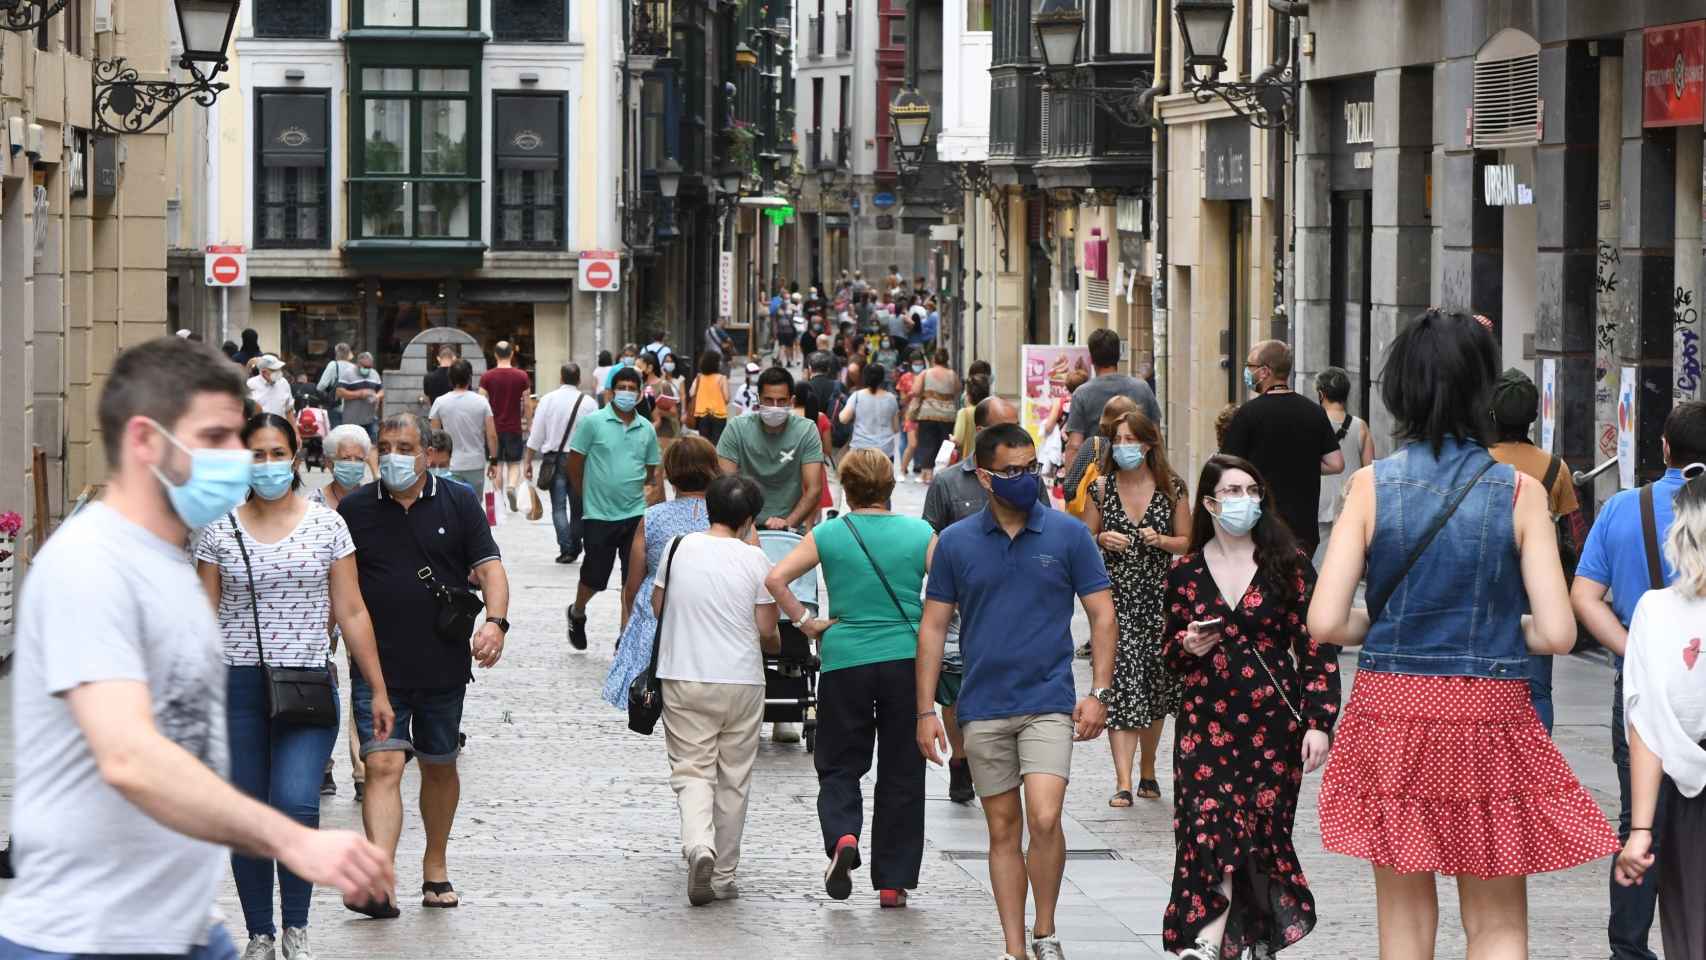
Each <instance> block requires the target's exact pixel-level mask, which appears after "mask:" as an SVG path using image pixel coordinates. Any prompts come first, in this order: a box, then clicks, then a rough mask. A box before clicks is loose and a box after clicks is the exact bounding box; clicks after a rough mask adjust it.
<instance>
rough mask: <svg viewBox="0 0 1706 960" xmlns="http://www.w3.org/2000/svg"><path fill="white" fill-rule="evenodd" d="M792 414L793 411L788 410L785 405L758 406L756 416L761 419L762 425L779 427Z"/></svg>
mask: <svg viewBox="0 0 1706 960" xmlns="http://www.w3.org/2000/svg"><path fill="white" fill-rule="evenodd" d="M793 415H794V412H793V411H792V410H789V409H788V408H787V407H759V408H758V418H759V419H760V420H763V421H764V425H765V426H767V427H779V426H781V425H782V424H784V423H787V422H788V418H789V417H791V416H793Z"/></svg>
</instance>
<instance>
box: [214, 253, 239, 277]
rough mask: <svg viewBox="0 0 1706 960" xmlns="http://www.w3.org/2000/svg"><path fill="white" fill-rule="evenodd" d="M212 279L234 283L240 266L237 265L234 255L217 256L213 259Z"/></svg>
mask: <svg viewBox="0 0 1706 960" xmlns="http://www.w3.org/2000/svg"><path fill="white" fill-rule="evenodd" d="M212 272H213V279H215V280H218V281H219V282H220V283H236V282H237V277H238V275H239V274H241V273H242V272H243V271H242V268H241V267H239V266H237V258H236V257H219V258H218V259H216V260H214V261H213V271H212Z"/></svg>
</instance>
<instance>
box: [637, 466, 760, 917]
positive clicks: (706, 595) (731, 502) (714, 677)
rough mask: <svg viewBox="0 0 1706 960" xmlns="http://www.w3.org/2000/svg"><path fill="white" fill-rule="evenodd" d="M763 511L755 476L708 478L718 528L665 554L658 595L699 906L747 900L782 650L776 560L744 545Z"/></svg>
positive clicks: (672, 744) (691, 887)
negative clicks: (748, 852)
mask: <svg viewBox="0 0 1706 960" xmlns="http://www.w3.org/2000/svg"><path fill="white" fill-rule="evenodd" d="M763 507H764V491H763V490H762V489H760V488H759V486H758V484H757V483H755V482H754V481H753V480H752V479H751V478H749V477H738V476H730V477H718V478H717V479H716V480H714V481H712V482H711V485H710V487H708V488H707V489H706V490H705V512H706V515H707V516H708V517H709V518H710V521H711V528H710V530H708V531H706V532H705V533H690V534H687V535H686V536H684V537H681V538H680V539H679V540H678V541H676V542H675V543H673V544H671V545H670V546H669V547H668V548H666V549H665V551H664V559H663V563H662V564H660V565H659V567H658V572H657V580H656V585H655V586H654V587H653V588H652V610H653V612H654V613H656V614H657V617H658V620H659V622H660V623H661V624H662V626H661V627H660V628H659V637H658V668H657V676H658V679H659V680H661V681H663V729H664V739H665V741H666V742H667V744H668V747H669V757H670V776H669V783H670V786H671V787H673V788H674V789H675V797H676V803H677V805H678V806H679V807H680V808H681V848H682V855H683V856H684V857H686V858H687V901H688V902H689V903H691V904H693V905H694V906H703V905H704V904H707V903H710V902H711V901H712V900H728V899H733V898H735V897H738V896H739V895H740V894H739V892H738V890H736V888H735V868H736V867H737V866H739V864H740V838H741V833H742V832H743V831H744V830H745V829H746V798H747V789H748V787H750V786H751V783H752V762H753V759H754V758H756V757H757V756H758V730H759V727H760V726H762V723H763V720H764V654H765V652H767V651H768V652H771V653H774V652H777V651H779V650H781V649H782V637H781V634H780V633H778V632H777V628H776V601H775V599H774V598H773V597H771V596H770V591H769V590H767V589H766V588H765V586H764V578H765V577H766V576H768V575H769V573H770V561H769V560H768V559H767V558H766V557H765V556H764V551H763V550H760V549H759V548H758V547H756V546H753V545H752V544H749V543H747V542H745V540H743V539H742V538H743V537H744V536H747V535H748V534H749V532H750V527H751V525H752V518H753V517H755V516H757V515H758V511H759V510H761V509H763ZM672 574H673V576H672ZM666 603H667V604H668V606H667V609H666V606H665V604H666Z"/></svg>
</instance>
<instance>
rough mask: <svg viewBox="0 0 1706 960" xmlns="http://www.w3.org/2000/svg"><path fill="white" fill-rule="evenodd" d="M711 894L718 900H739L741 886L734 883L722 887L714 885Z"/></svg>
mask: <svg viewBox="0 0 1706 960" xmlns="http://www.w3.org/2000/svg"><path fill="white" fill-rule="evenodd" d="M711 895H712V896H714V897H716V898H717V899H718V900H739V899H740V887H739V886H737V885H735V884H733V883H727V884H724V885H723V886H720V887H713V888H712V889H711Z"/></svg>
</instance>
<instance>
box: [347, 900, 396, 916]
mask: <svg viewBox="0 0 1706 960" xmlns="http://www.w3.org/2000/svg"><path fill="white" fill-rule="evenodd" d="M344 909H346V910H353V911H355V912H356V913H359V914H361V915H362V916H364V917H369V918H371V919H374V920H395V919H397V917H399V916H401V915H402V911H400V910H398V909H397V905H396V904H394V903H392V902H391V901H390V900H389V899H385V900H369V901H367V902H366V903H362V904H354V903H350V902H349V901H348V900H345V901H344Z"/></svg>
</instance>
